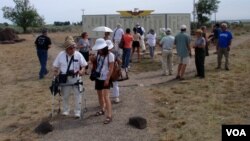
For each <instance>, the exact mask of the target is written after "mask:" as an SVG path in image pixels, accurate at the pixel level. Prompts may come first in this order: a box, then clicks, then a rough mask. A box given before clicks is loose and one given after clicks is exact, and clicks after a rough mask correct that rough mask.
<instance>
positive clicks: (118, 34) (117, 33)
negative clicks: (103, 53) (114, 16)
mask: <svg viewBox="0 0 250 141" xmlns="http://www.w3.org/2000/svg"><path fill="white" fill-rule="evenodd" d="M113 31H114V32H113V37H112V41H113V43H114V45H115V46H114V48H113V52H114V54H117V55H118V56H119V57H121V54H122V50H121V49H120V48H119V43H120V42H121V39H122V36H123V34H124V31H123V29H122V25H121V24H120V23H118V24H117V25H116V28H115V29H114V30H113Z"/></svg>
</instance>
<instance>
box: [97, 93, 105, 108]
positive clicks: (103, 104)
mask: <svg viewBox="0 0 250 141" xmlns="http://www.w3.org/2000/svg"><path fill="white" fill-rule="evenodd" d="M97 94H98V100H99V104H100V106H101V109H102V110H103V111H104V109H105V101H104V94H103V91H102V90H97Z"/></svg>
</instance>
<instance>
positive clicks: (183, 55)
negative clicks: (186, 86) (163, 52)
mask: <svg viewBox="0 0 250 141" xmlns="http://www.w3.org/2000/svg"><path fill="white" fill-rule="evenodd" d="M186 30H187V26H186V25H182V26H181V32H180V33H178V34H177V35H176V36H175V41H174V43H175V45H176V51H177V55H178V59H179V66H178V73H177V76H176V79H179V80H184V78H183V76H184V73H185V70H186V66H187V64H189V59H190V57H189V56H191V48H190V42H191V38H190V35H188V34H187V33H186Z"/></svg>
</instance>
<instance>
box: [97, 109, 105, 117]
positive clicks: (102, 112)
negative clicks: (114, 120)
mask: <svg viewBox="0 0 250 141" xmlns="http://www.w3.org/2000/svg"><path fill="white" fill-rule="evenodd" d="M104 114H105V112H104V111H103V110H101V111H98V112H96V113H95V116H101V115H104Z"/></svg>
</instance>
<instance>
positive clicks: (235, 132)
mask: <svg viewBox="0 0 250 141" xmlns="http://www.w3.org/2000/svg"><path fill="white" fill-rule="evenodd" d="M226 132H227V136H231V135H233V136H247V135H246V132H245V130H244V129H241V130H239V129H226Z"/></svg>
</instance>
